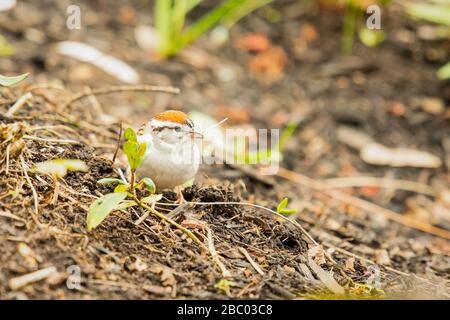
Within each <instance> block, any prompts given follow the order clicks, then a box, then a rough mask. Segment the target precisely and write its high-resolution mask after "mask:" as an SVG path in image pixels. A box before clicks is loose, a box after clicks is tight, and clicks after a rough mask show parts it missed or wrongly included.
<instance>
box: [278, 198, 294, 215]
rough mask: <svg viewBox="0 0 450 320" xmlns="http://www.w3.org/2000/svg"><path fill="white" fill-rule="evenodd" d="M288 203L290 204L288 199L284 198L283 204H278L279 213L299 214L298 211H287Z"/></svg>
mask: <svg viewBox="0 0 450 320" xmlns="http://www.w3.org/2000/svg"><path fill="white" fill-rule="evenodd" d="M288 203H289V200H288V198H283V200H281V202H280V203H279V204H278V207H277V212H278V213H281V214H286V215H289V214H295V213H297V212H298V210H297V209H286V207H287V205H288Z"/></svg>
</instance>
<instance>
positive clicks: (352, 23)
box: [341, 0, 391, 54]
mask: <svg viewBox="0 0 450 320" xmlns="http://www.w3.org/2000/svg"><path fill="white" fill-rule="evenodd" d="M390 2H391V0H378V1H377V3H378V4H379V5H381V6H386V5H388V4H389V3H390ZM365 6H366V4H365V2H364V1H361V0H346V1H345V15H344V28H343V30H342V44H341V51H342V52H343V53H344V54H352V52H353V42H354V38H355V32H356V30H357V27H358V20H361V17H363V15H364V11H365V10H366V7H365ZM358 36H359V39H360V40H361V42H362V43H363V44H364V45H365V46H368V47H375V46H377V45H378V44H380V43H381V42H383V41H384V38H385V35H384V32H383V30H370V29H367V28H366V27H361V28H360V29H359V32H358Z"/></svg>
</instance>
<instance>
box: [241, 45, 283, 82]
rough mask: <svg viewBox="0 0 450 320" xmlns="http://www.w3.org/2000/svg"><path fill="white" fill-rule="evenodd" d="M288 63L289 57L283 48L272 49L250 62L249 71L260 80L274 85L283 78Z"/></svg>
mask: <svg viewBox="0 0 450 320" xmlns="http://www.w3.org/2000/svg"><path fill="white" fill-rule="evenodd" d="M287 61H288V59H287V55H286V53H285V52H284V50H283V49H282V48H281V47H272V48H270V49H269V50H267V51H264V52H262V53H260V54H259V55H257V56H256V57H253V58H252V59H251V60H250V62H249V69H250V72H251V73H252V74H253V75H254V76H255V77H257V78H258V79H260V80H262V81H263V82H267V83H272V82H274V81H277V80H279V79H280V78H281V76H282V75H283V72H284V68H285V67H286V64H287Z"/></svg>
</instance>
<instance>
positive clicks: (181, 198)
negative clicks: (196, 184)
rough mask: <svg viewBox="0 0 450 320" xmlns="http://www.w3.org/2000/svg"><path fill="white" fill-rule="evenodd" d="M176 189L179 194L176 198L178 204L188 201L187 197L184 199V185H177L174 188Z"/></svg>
mask: <svg viewBox="0 0 450 320" xmlns="http://www.w3.org/2000/svg"><path fill="white" fill-rule="evenodd" d="M174 190H175V192H176V194H177V199H176V200H175V203H176V204H183V203H186V202H187V201H186V199H184V196H183V192H182V191H183V187H182V186H177V187H175V188H174Z"/></svg>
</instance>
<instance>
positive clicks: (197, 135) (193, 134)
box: [189, 131, 203, 139]
mask: <svg viewBox="0 0 450 320" xmlns="http://www.w3.org/2000/svg"><path fill="white" fill-rule="evenodd" d="M189 136H190V137H191V138H192V139H203V134H201V133H200V132H197V131H191V132H189Z"/></svg>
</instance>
